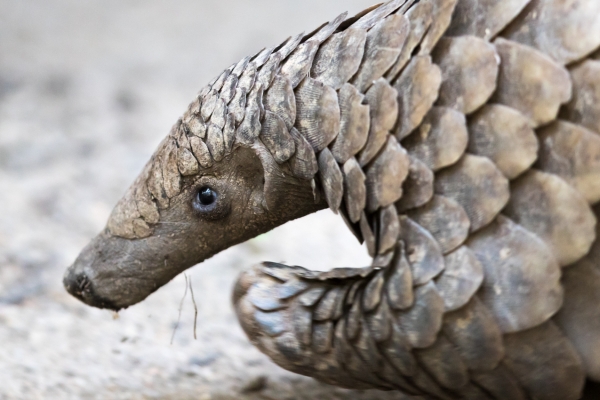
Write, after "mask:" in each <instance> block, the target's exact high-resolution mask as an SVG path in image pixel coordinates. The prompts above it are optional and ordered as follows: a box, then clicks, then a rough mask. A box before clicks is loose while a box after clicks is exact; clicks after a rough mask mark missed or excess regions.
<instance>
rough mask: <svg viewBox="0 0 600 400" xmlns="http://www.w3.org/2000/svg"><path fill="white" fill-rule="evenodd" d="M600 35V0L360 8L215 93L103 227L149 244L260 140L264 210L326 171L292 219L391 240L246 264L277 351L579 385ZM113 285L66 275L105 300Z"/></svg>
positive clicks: (365, 368) (386, 368)
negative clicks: (280, 188)
mask: <svg viewBox="0 0 600 400" xmlns="http://www.w3.org/2000/svg"><path fill="white" fill-rule="evenodd" d="M599 48H600V2H599V1H597V0H421V1H415V0H393V1H390V2H388V3H385V4H383V5H379V6H376V7H373V8H371V9H368V10H365V11H364V12H363V13H361V14H359V15H357V16H356V17H353V18H346V15H345V14H342V15H341V16H340V17H338V18H337V19H335V20H334V21H332V22H329V23H327V24H325V25H323V26H321V27H320V28H319V29H317V30H315V31H314V32H312V33H310V34H308V35H298V36H295V37H291V38H289V39H288V40H286V41H285V42H284V43H282V44H281V45H279V46H277V47H275V48H268V49H265V50H263V51H261V52H260V53H259V54H257V55H255V56H253V57H247V58H244V59H243V60H241V61H240V62H239V63H237V64H234V65H232V66H231V67H230V68H228V69H227V70H225V71H224V72H223V73H222V74H221V75H220V76H218V77H217V78H216V79H215V80H214V81H213V82H211V83H210V84H209V85H208V86H206V87H205V88H204V89H202V90H201V92H200V93H199V95H198V97H197V98H196V99H195V100H194V102H192V103H191V105H190V107H189V109H188V110H187V111H186V113H185V114H184V116H183V117H182V119H181V120H180V121H178V123H177V124H176V125H175V126H174V128H173V130H172V132H171V134H170V135H169V136H168V137H167V139H165V141H163V143H162V144H161V146H160V147H159V149H158V150H157V152H156V153H155V155H154V156H153V159H152V160H151V161H150V163H149V164H148V166H147V167H146V169H145V170H144V172H143V173H142V175H141V176H140V178H139V179H138V181H136V183H135V184H134V185H133V186H132V188H131V189H130V191H129V192H128V193H127V194H126V196H125V197H124V199H123V200H122V201H121V202H120V203H119V204H118V205H117V207H116V208H115V211H114V212H113V214H112V215H111V218H110V220H109V223H108V225H107V229H106V232H105V233H104V235H109V236H111V237H119V238H124V239H125V240H128V241H131V242H132V243H133V242H136V241H143V240H150V239H151V238H152V237H154V236H156V232H155V229H157V228H156V227H157V226H158V225H157V223H158V222H159V220H160V218H161V216H162V214H163V210H167V209H169V207H171V205H172V204H173V203H174V202H176V201H175V200H174V199H177V198H178V197H177V196H179V194H180V193H182V192H183V191H184V188H185V187H187V186H186V185H187V183H186V182H188V181H189V180H190V179H192V178H190V177H196V176H198V175H202V174H203V171H205V170H209V169H210V168H213V166H214V165H216V164H218V163H225V162H231V161H229V157H231V155H232V154H234V153H236V152H237V151H240V150H239V149H242V148H246V149H252V150H253V151H255V152H256V153H257V154H259V157H260V159H261V162H262V165H263V168H264V173H265V175H269V176H270V178H269V179H267V180H266V182H265V183H264V185H265V186H264V191H265V197H264V198H263V199H262V203H261V204H259V205H257V206H256V207H258V208H260V207H259V206H261V205H262V208H263V210H269V209H273V207H275V204H276V203H277V201H278V199H277V198H274V197H276V196H273V192H275V191H276V184H275V183H273V182H272V181H274V179H275V178H273V177H277V176H283V175H286V174H287V175H289V176H292V177H293V178H294V179H296V180H298V181H302V182H305V183H306V185H305V186H306V187H308V184H309V183H310V185H311V186H312V189H310V190H311V194H312V196H314V198H313V197H312V196H311V197H310V198H308V200H306V199H304V200H303V201H309V202H311V203H312V204H311V205H310V206H307V209H306V210H303V211H302V212H298V213H297V214H294V215H293V216H291V215H290V216H289V217H287V219H291V218H292V217H293V218H295V217H298V216H301V215H299V214H302V215H303V214H306V213H308V212H312V211H315V210H316V209H318V208H322V207H323V206H324V205H325V204H326V205H327V206H328V207H329V208H331V209H332V210H333V211H334V212H338V213H340V214H341V215H342V216H343V218H344V220H345V221H346V222H347V224H348V226H349V227H350V229H351V230H352V231H353V233H354V234H355V235H356V236H357V237H358V238H359V240H361V241H364V242H365V243H366V246H367V249H368V251H369V254H370V255H371V256H372V257H373V263H372V265H371V266H370V267H367V268H363V269H335V270H333V271H330V272H322V273H316V272H312V271H310V270H307V269H304V268H301V267H288V266H284V265H281V264H275V263H263V264H261V265H258V266H255V267H253V268H252V269H250V270H249V271H247V272H244V273H243V274H242V275H241V276H240V278H239V279H238V282H237V284H236V287H235V290H234V296H233V297H234V305H235V309H236V312H237V315H238V317H239V320H240V322H241V324H242V327H243V328H244V330H245V332H246V333H247V334H248V336H249V338H250V340H251V341H252V343H254V344H255V345H256V346H257V347H258V348H259V349H260V350H261V351H263V352H264V353H266V354H267V355H268V356H269V357H271V358H272V359H273V360H274V361H275V362H276V363H277V364H279V365H280V366H282V367H283V368H286V369H288V370H291V371H294V372H297V373H300V374H304V375H308V376H312V377H315V378H316V379H319V380H321V381H324V382H328V383H331V384H334V385H339V386H343V387H347V388H361V389H364V388H379V389H385V390H400V391H402V392H404V393H406V394H413V395H423V396H426V397H427V398H435V399H455V398H465V399H497V400H500V399H515V400H518V399H557V400H569V399H577V398H580V396H581V393H582V390H583V387H584V384H585V382H586V379H587V380H592V381H600V239H599V237H600V236H599V232H598V231H597V230H596V218H597V215H598V213H599V212H600V206H595V204H596V203H597V202H598V201H600V101H599V100H600V51H598V49H599ZM280 169H281V171H284V170H285V172H281V171H280ZM194 179H195V178H194ZM282 179H283V178H282ZM270 185H271V186H270ZM204 187H206V184H205V185H204ZM271 187H273V188H274V189H270V188H271ZM244 201H246V202H248V203H251V202H252V199H251V198H250V199H245V200H244ZM267 213H268V212H267ZM282 222H285V221H280V220H278V221H276V222H273V223H271V225H269V227H268V228H269V229H270V228H271V227H272V226H274V225H277V224H279V223H282ZM257 229H258V228H257ZM260 229H263V230H266V229H267V228H260ZM158 236H160V235H158ZM236 240H238V239H236ZM240 240H241V239H240ZM238 241H239V240H238ZM94 246H96V247H94ZM94 246H92V247H94V249H96V248H99V245H94ZM109 250H110V248H109ZM214 252H215V251H212V253H214ZM157 257H158V256H157ZM161 257H162V256H161ZM202 257H205V256H202ZM202 257H200V256H198V257H197V258H202ZM167 259H168V257H165V259H164V260H165V267H166V265H167ZM194 261H201V260H198V259H195V260H194ZM182 263H187V264H186V267H189V266H191V265H193V263H192V262H191V261H185V262H183V261H182ZM176 272H179V270H178V271H176ZM88 275H89V274H88ZM96 275H100V274H96ZM172 276H173V274H171V275H169V278H168V279H170V277H172ZM118 277H119V276H118V275H117V278H118ZM73 279H75V278H73ZM78 279H79V278H78ZM161 279H162V278H161ZM165 279H166V278H165ZM168 279H167V280H168ZM163 280H164V279H163ZM92 281H93V279H92V278H89V277H88V278H85V279H83V278H80V279H79V280H78V281H77V285H78V287H79V289H77V288H75V289H73V287H75V285H74V284H73V285H71V283H69V282H68V277H66V278H65V284H66V285H67V287H68V288H69V290H70V291H72V292H76V291H77V290H79V292H77V294H76V295H78V296H79V297H81V298H83V299H84V301H88V302H90V304H92V302H91V301H90V300H86V297H85V296H86V294H85V290H87V287H88V286H89V283H90V282H92ZM163 283H164V282H162V280H161V281H160V282H159V284H158V285H160V284H163ZM156 285H157V284H155V286H156ZM99 287H100V285H98V284H97V285H96V289H95V290H99ZM152 290H154V289H152ZM82 293H83V294H82ZM145 295H147V293H146V294H144V296H143V297H145ZM135 301H139V299H136V300H135ZM135 301H131V302H124V303H122V304H121V303H116V302H113V303H110V302H108V300H107V301H106V302H105V303H101V302H96V303H94V305H99V306H102V307H110V308H120V307H123V306H126V305H129V304H132V303H133V302H135ZM111 304H113V305H111ZM114 304H116V305H114Z"/></svg>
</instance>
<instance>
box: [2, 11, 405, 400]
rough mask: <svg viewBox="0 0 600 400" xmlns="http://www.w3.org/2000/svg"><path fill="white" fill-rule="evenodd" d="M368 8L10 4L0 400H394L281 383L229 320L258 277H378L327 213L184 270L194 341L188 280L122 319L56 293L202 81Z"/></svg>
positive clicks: (286, 379)
mask: <svg viewBox="0 0 600 400" xmlns="http://www.w3.org/2000/svg"><path fill="white" fill-rule="evenodd" d="M369 5H371V0H303V1H293V0H255V1H247V0H227V1H218V0H198V1H193V0H175V1H168V2H167V1H158V0H86V1H81V0H43V1H40V0H37V1H35V0H18V1H17V0H0V343H2V345H1V346H2V347H1V350H0V399H201V400H207V399H359V400H360V399H365V400H366V399H371V400H375V399H377V400H384V399H396V398H400V397H401V396H399V395H397V394H391V393H383V392H376V391H370V392H351V393H350V392H348V391H344V390H339V389H335V388H332V387H330V386H327V385H323V384H320V383H317V382H315V381H313V380H311V379H308V378H303V377H300V376H297V375H293V374H290V373H287V372H285V371H283V370H281V369H279V368H278V367H277V366H275V365H274V364H272V363H271V362H270V361H269V360H268V359H267V358H266V357H265V356H263V355H262V354H261V353H259V352H258V351H257V350H255V349H254V348H253V347H252V346H251V345H250V344H249V343H248V341H247V340H246V338H245V336H244V334H243V333H242V331H241V329H240V328H239V327H238V325H237V322H236V320H235V317H234V315H233V313H232V310H231V307H230V302H229V293H230V288H231V286H232V282H233V280H234V279H235V277H236V275H237V274H238V273H239V271H241V270H242V269H244V268H247V267H249V266H250V265H252V264H253V263H255V262H258V261H261V260H273V261H287V262H289V263H293V264H298V265H304V266H307V267H311V268H320V269H327V268H331V267H334V266H362V265H366V264H368V262H369V259H368V257H367V255H366V251H365V250H364V249H363V248H362V247H360V246H359V245H358V243H357V242H356V240H355V239H354V238H353V237H352V236H351V235H350V234H349V233H348V232H347V231H346V228H345V226H344V225H343V223H342V221H341V220H340V219H339V218H338V217H337V216H334V215H333V214H331V213H330V212H328V211H324V212H320V213H317V214H315V215H313V216H310V217H306V218H304V219H302V220H299V221H295V222H293V223H290V224H287V225H285V226H283V227H281V228H278V229H277V230H276V231H274V232H271V233H268V234H266V235H263V236H261V237H259V238H256V239H254V240H252V241H250V242H248V243H245V244H242V245H239V246H237V247H235V248H232V249H229V250H227V251H225V252H224V253H222V254H220V255H218V256H216V257H214V258H212V259H210V260H208V261H207V262H205V263H204V264H202V265H199V266H196V267H194V268H192V269H191V270H189V271H188V276H189V277H191V279H192V282H193V286H194V290H195V295H196V296H195V297H196V300H197V303H198V307H199V318H198V321H199V322H198V327H197V337H198V338H197V340H194V339H193V308H192V305H191V302H190V298H189V297H188V298H187V299H186V301H185V302H184V307H183V310H182V316H181V323H180V324H179V328H178V330H177V331H176V334H175V339H174V341H173V344H170V341H171V336H172V334H173V331H174V327H175V325H176V323H177V318H178V308H179V303H180V300H181V297H182V295H183V292H184V278H183V276H179V277H177V278H176V279H174V280H173V281H172V282H171V283H170V284H168V285H166V286H165V287H163V288H162V289H160V290H159V291H158V292H157V293H155V294H153V295H152V296H150V297H149V298H148V299H147V300H146V301H145V302H143V303H142V304H139V305H136V306H134V307H132V308H130V309H128V310H125V311H123V312H121V313H120V314H119V315H118V318H115V316H113V315H112V314H111V313H109V312H106V311H101V310H96V309H92V308H89V307H86V306H84V305H83V304H80V303H79V302H77V301H76V300H75V299H73V298H71V297H70V296H68V295H67V294H66V292H64V290H63V288H62V285H61V278H62V273H63V271H64V268H65V267H66V266H67V265H68V264H70V263H71V262H72V261H73V259H74V258H75V257H76V255H77V253H78V251H79V249H80V248H81V247H82V246H84V245H85V244H86V242H87V241H88V240H89V239H90V238H91V237H92V236H93V235H95V234H96V233H97V232H98V231H99V230H100V229H102V227H103V226H104V223H105V221H106V218H107V216H108V214H109V212H110V210H111V208H112V206H113V205H114V204H115V203H116V201H117V200H118V198H119V197H120V196H121V194H122V193H123V192H124V191H125V189H126V187H127V186H128V185H129V184H130V182H131V181H132V180H133V179H134V177H135V176H136V175H137V173H138V172H139V171H140V169H141V167H142V165H143V164H144V163H145V161H146V160H147V159H148V157H149V155H150V154H151V153H152V151H153V149H154V148H155V147H156V146H157V144H158V142H159V141H160V140H161V139H162V137H163V136H164V135H165V134H166V133H167V132H168V130H169V128H170V126H171V125H172V124H173V123H174V122H175V120H176V119H177V117H178V116H179V115H180V114H181V113H182V112H183V111H184V109H185V107H186V106H187V104H188V102H189V101H190V100H191V99H192V98H193V96H194V94H195V93H196V91H197V90H198V89H200V87H201V86H203V84H204V83H206V82H208V81H209V80H210V78H212V77H213V76H215V75H217V74H218V73H219V72H220V71H221V70H222V69H224V68H225V67H227V66H229V65H230V64H232V63H233V62H235V61H237V60H238V59H240V58H241V57H242V56H245V55H247V54H252V53H254V52H256V51H257V50H260V48H262V46H266V45H274V44H278V43H279V42H281V40H283V39H284V38H285V37H287V36H289V35H292V34H295V33H298V32H300V31H309V30H312V29H313V28H314V27H316V26H318V25H319V24H320V23H321V22H324V21H325V20H327V19H330V18H333V17H335V16H336V15H337V13H339V12H341V11H344V10H349V11H351V12H357V11H359V10H361V9H362V8H365V7H367V6H369ZM263 378H265V379H266V383H265V385H260V384H258V382H260V381H261V379H263ZM261 386H264V387H262V388H261ZM252 389H257V390H254V391H252Z"/></svg>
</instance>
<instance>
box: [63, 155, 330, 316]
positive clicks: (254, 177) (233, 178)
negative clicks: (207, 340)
mask: <svg viewBox="0 0 600 400" xmlns="http://www.w3.org/2000/svg"><path fill="white" fill-rule="evenodd" d="M159 150H160V149H159ZM157 152H158V151H157ZM153 162H156V160H155V158H154V157H153V159H152V160H151V161H150V164H151V163H153ZM150 164H149V166H147V167H146V168H145V169H144V172H142V175H141V176H140V177H139V178H138V180H137V181H136V182H135V183H134V184H133V186H132V188H130V190H129V192H128V193H131V192H132V191H135V189H136V187H137V186H139V185H141V184H143V183H144V181H145V180H147V179H148V177H147V175H148V170H149V169H151V168H149V167H151V165H150ZM286 168H287V167H286V166H285V165H278V164H277V163H276V162H275V161H274V160H273V158H272V157H271V156H270V154H269V153H268V152H267V151H266V149H265V148H264V147H263V146H262V145H261V144H260V143H258V144H255V145H253V146H252V147H237V148H234V149H233V150H232V152H231V154H229V155H228V156H227V157H225V158H224V159H223V160H222V161H220V162H217V163H215V164H214V165H213V166H212V167H210V168H207V169H201V170H200V171H199V172H198V173H197V174H195V175H193V176H186V177H183V180H182V185H181V191H180V193H179V194H177V195H176V196H174V197H172V198H171V199H170V201H169V202H168V207H167V208H164V209H160V208H159V220H158V222H157V223H155V224H151V226H150V231H151V233H150V234H149V235H148V236H147V237H143V238H133V239H131V238H124V237H121V236H118V235H115V234H113V233H112V232H114V231H115V229H114V228H113V229H112V230H111V229H110V225H111V221H109V224H108V227H107V228H105V229H104V230H103V231H102V232H101V233H100V234H99V235H98V236H96V237H95V238H94V239H93V240H92V241H91V242H90V243H89V244H88V245H87V246H86V247H85V248H84V249H83V251H82V252H81V254H80V255H79V257H77V259H76V260H75V262H74V264H73V265H72V266H71V267H70V268H69V269H68V270H67V272H66V273H65V277H64V285H65V287H66V289H67V290H68V291H69V292H70V293H71V294H72V295H74V296H75V297H77V298H78V299H80V300H81V301H83V302H84V303H86V304H88V305H91V306H95V307H100V308H108V309H112V310H119V309H122V308H126V307H128V306H130V305H133V304H135V303H138V302H140V301H142V300H144V299H145V298H146V297H147V296H148V295H150V294H151V293H152V292H154V291H155V290H157V289H158V288H159V287H161V286H163V285H164V284H166V283H167V282H169V281H170V280H171V279H173V278H174V277H175V276H176V275H178V274H179V273H181V272H182V271H184V270H185V269H187V268H189V267H191V266H193V265H195V264H197V263H199V262H201V261H203V260H205V259H207V258H209V257H211V256H213V255H215V254H216V253H218V252H220V251H222V250H224V249H227V248H228V247H230V246H233V245H235V244H237V243H240V242H243V241H245V240H247V239H250V238H252V237H255V236H256V235H258V234H260V233H263V232H266V231H269V230H271V229H272V228H274V227H276V226H278V225H281V224H283V223H285V222H287V221H289V220H291V219H295V218H299V217H301V216H304V215H306V214H309V213H311V212H314V211H317V210H318V209H321V208H324V206H325V205H324V204H323V203H317V202H315V200H314V196H313V190H312V188H311V184H310V181H307V180H301V179H297V178H295V177H293V176H292V175H291V173H290V172H289V171H288V170H287V169H286ZM207 189H208V191H207ZM200 193H203V194H202V195H200V196H199V194H200ZM128 201H134V200H133V199H131V198H130V197H128V196H127V195H126V196H125V197H124V199H123V200H122V201H121V202H120V203H119V204H118V205H117V208H116V209H115V211H113V216H111V220H114V219H115V217H114V215H115V213H117V211H118V210H121V209H123V208H124V207H125V208H126V207H127V206H128V205H129V204H123V203H127V202H128ZM204 203H206V204H204ZM134 208H135V206H134ZM119 221H120V220H119Z"/></svg>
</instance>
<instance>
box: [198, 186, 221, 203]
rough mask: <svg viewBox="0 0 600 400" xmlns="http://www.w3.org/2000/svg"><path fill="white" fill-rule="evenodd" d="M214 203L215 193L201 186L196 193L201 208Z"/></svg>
mask: <svg viewBox="0 0 600 400" xmlns="http://www.w3.org/2000/svg"><path fill="white" fill-rule="evenodd" d="M215 201H217V192H215V191H214V190H212V189H211V188H209V187H208V186H203V187H201V188H200V190H199V191H198V203H200V204H201V205H203V206H210V205H211V204H213V203H214V202H215Z"/></svg>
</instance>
